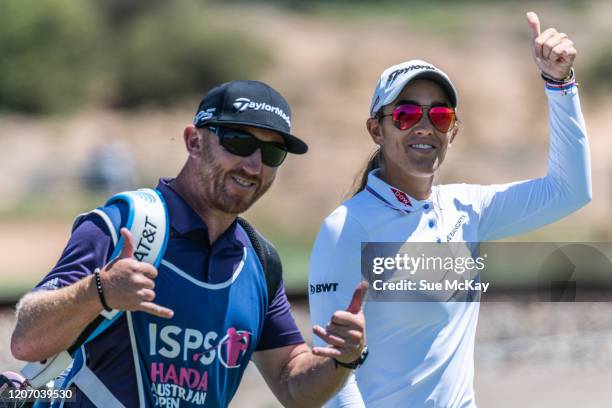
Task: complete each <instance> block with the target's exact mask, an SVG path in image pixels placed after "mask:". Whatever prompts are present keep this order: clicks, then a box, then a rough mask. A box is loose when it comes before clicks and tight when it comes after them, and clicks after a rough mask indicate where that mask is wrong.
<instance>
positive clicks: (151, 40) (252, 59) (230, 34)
mask: <svg viewBox="0 0 612 408" xmlns="http://www.w3.org/2000/svg"><path fill="white" fill-rule="evenodd" d="M227 22H228V20H224V21H218V20H216V19H215V16H214V15H213V16H211V15H210V13H209V12H208V11H207V8H206V6H205V5H203V4H202V3H201V2H195V1H192V0H176V1H174V2H171V3H170V2H166V3H163V4H162V5H161V6H159V7H154V8H152V9H150V10H147V11H145V12H142V13H140V14H139V15H138V16H136V17H135V18H134V20H133V21H132V22H131V23H130V24H129V25H128V26H126V29H125V30H119V31H117V32H116V33H115V37H114V45H115V52H116V57H115V62H116V64H117V65H116V69H115V75H116V80H115V83H116V85H117V89H116V92H115V97H114V99H113V101H112V104H113V105H114V106H117V107H135V106H140V105H146V104H171V103H173V102H176V101H178V100H180V99H181V98H183V97H185V96H192V95H197V96H200V95H202V93H203V92H205V91H206V90H208V89H209V88H211V87H212V86H214V85H216V84H219V83H221V82H225V81H228V80H231V79H237V78H247V77H253V76H254V75H256V73H257V71H258V70H259V69H261V68H262V66H264V65H265V63H266V62H267V61H268V60H269V58H270V55H269V53H267V52H266V51H265V50H264V49H263V48H261V47H260V46H258V45H256V44H255V43H254V42H253V41H252V40H250V39H249V38H248V37H247V36H246V34H244V33H242V32H239V31H237V30H234V29H232V28H228V25H229V24H227Z"/></svg>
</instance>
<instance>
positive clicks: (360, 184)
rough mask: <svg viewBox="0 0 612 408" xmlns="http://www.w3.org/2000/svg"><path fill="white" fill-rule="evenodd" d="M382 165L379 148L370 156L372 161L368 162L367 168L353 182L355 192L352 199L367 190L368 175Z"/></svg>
mask: <svg viewBox="0 0 612 408" xmlns="http://www.w3.org/2000/svg"><path fill="white" fill-rule="evenodd" d="M381 164H382V152H381V149H380V147H379V148H378V149H376V151H375V152H374V153H373V154H372V156H370V159H369V160H368V164H367V165H366V167H365V168H364V169H363V170H362V172H361V173H359V174H358V175H357V176H356V177H355V181H354V182H353V191H352V193H351V194H350V196H351V197H354V196H355V195H357V194H358V193H360V192H361V191H363V189H365V187H366V185H367V184H368V174H369V173H370V172H371V171H372V170H374V169H378V168H380V166H381Z"/></svg>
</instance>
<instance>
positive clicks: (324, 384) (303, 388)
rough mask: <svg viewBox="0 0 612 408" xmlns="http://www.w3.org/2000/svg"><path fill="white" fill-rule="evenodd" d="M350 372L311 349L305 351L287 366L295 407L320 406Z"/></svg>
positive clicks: (286, 379) (291, 395)
mask: <svg viewBox="0 0 612 408" xmlns="http://www.w3.org/2000/svg"><path fill="white" fill-rule="evenodd" d="M350 373H351V370H350V369H347V368H343V367H341V366H338V367H336V366H335V364H334V361H333V360H332V359H330V358H326V357H318V356H315V355H314V354H312V352H310V350H308V351H306V350H304V351H302V352H300V354H298V355H296V356H295V357H294V358H293V359H291V361H290V363H289V364H288V365H287V369H286V371H285V375H284V378H283V380H285V381H287V388H288V390H289V394H290V398H291V400H292V404H291V405H290V406H292V407H294V406H295V407H321V406H322V405H323V404H324V403H325V402H326V401H327V400H329V399H330V398H331V397H332V396H334V395H335V394H336V392H338V390H340V388H341V387H342V385H344V382H345V381H346V379H347V378H348V376H349V374H350Z"/></svg>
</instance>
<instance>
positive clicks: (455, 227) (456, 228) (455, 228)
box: [446, 214, 467, 242]
mask: <svg viewBox="0 0 612 408" xmlns="http://www.w3.org/2000/svg"><path fill="white" fill-rule="evenodd" d="M466 218H467V217H466V216H465V214H463V215H462V216H461V217H459V219H458V220H457V222H456V223H455V225H453V229H452V230H451V232H449V233H448V235H447V236H446V241H448V242H450V241H451V240H452V239H453V237H454V236H455V234H456V233H457V231H459V228H460V227H461V225H462V224H463V223H464V222H465V219H466Z"/></svg>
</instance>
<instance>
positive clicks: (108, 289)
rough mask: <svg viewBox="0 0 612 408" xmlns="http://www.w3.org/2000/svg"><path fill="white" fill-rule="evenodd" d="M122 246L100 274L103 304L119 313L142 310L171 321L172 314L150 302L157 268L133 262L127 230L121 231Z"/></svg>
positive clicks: (132, 245) (130, 238)
mask: <svg viewBox="0 0 612 408" xmlns="http://www.w3.org/2000/svg"><path fill="white" fill-rule="evenodd" d="M120 232H121V236H122V237H123V247H122V248H121V253H120V254H119V256H118V257H117V258H115V259H114V260H113V261H111V262H110V263H109V264H108V265H106V267H104V270H102V271H101V272H100V279H101V281H102V289H103V290H104V297H105V298H106V303H108V305H109V306H110V307H111V308H113V309H118V310H131V311H142V312H146V313H150V314H152V315H155V316H159V317H164V318H167V319H169V318H171V317H172V316H173V315H174V312H173V311H172V310H170V309H168V308H166V307H163V306H160V305H158V304H156V303H153V300H154V299H155V291H154V288H155V278H156V277H157V269H155V267H154V266H153V265H151V264H148V263H144V262H139V261H137V260H136V259H133V258H132V257H133V256H134V247H135V246H134V239H133V238H132V234H131V233H130V231H129V230H128V229H127V228H121V231H120Z"/></svg>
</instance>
